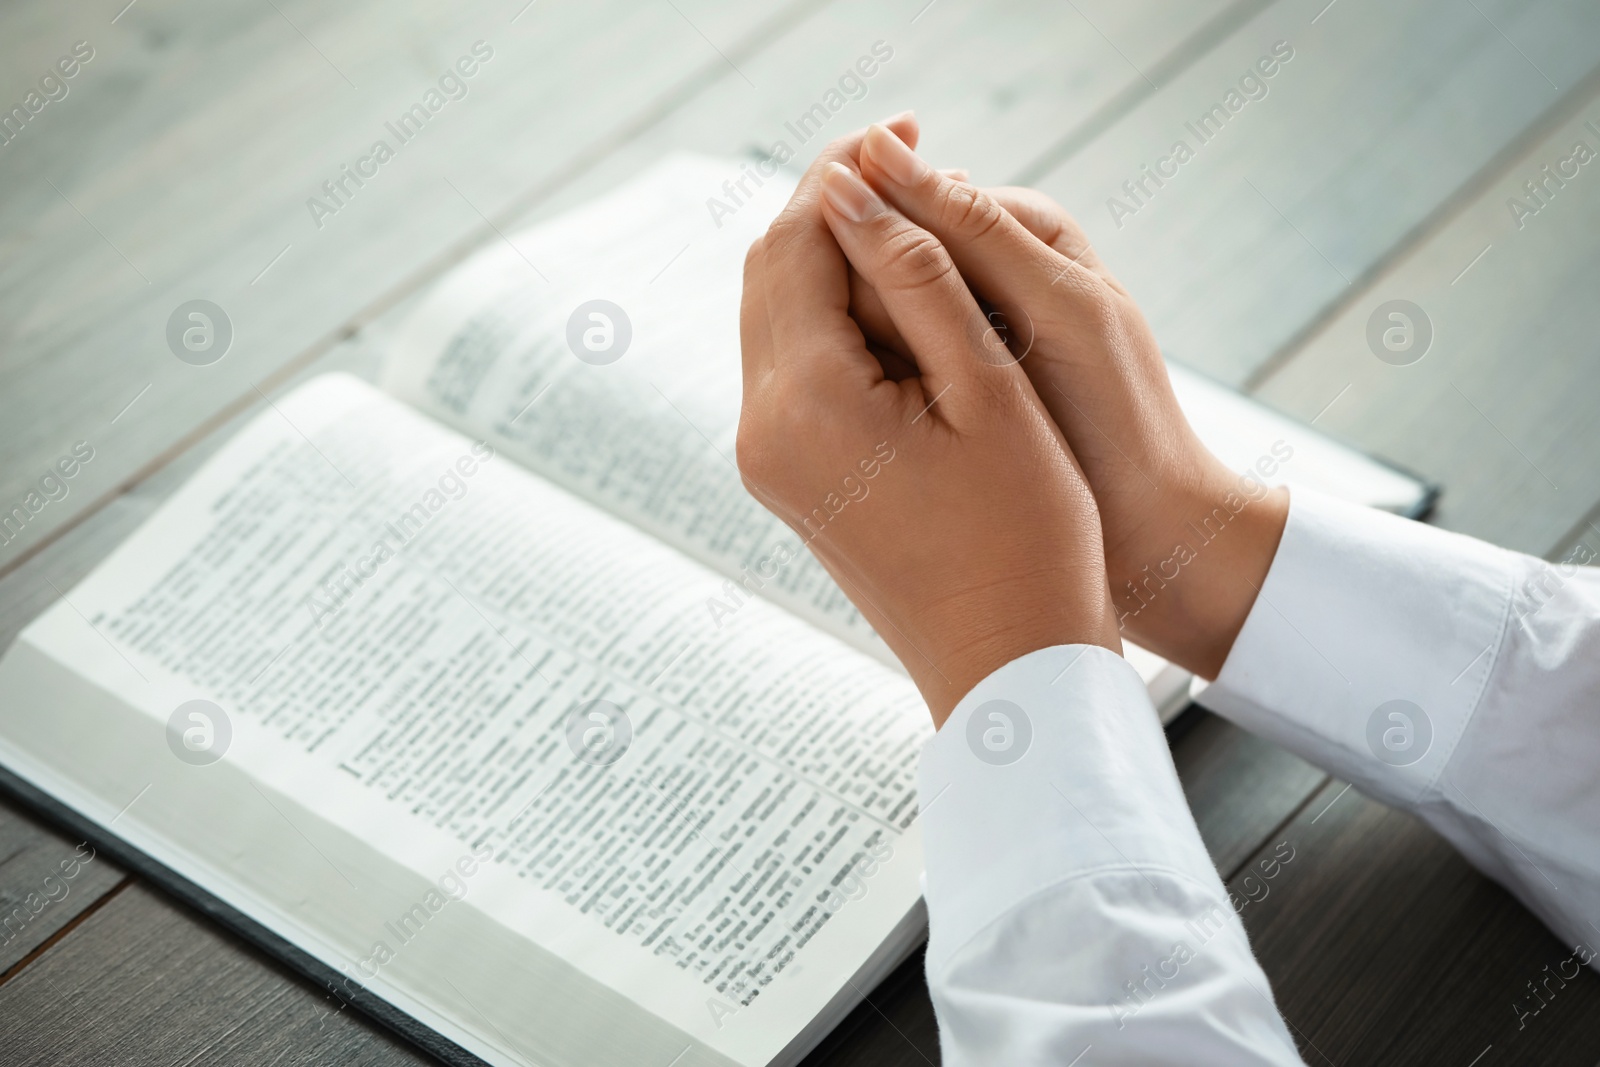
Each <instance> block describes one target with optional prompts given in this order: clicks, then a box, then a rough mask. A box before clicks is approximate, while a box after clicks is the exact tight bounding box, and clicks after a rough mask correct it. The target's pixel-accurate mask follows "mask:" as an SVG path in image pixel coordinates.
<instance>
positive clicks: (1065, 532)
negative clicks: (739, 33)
mask: <svg viewBox="0 0 1600 1067" xmlns="http://www.w3.org/2000/svg"><path fill="white" fill-rule="evenodd" d="M917 137H918V127H917V123H916V120H915V119H914V118H913V117H912V116H911V114H910V113H909V112H908V113H906V114H904V115H900V116H896V117H894V118H892V119H889V120H887V121H886V122H885V123H883V124H879V125H874V126H872V127H870V128H868V129H867V130H865V131H861V132H857V133H854V134H851V135H849V136H846V137H843V138H840V139H839V140H837V141H835V142H833V143H832V144H830V145H829V146H828V147H827V148H826V149H825V150H824V151H823V152H822V153H821V155H820V156H819V157H818V158H817V160H816V161H815V162H814V163H813V164H812V165H811V167H810V168H809V169H808V170H807V171H806V173H805V175H804V177H803V178H802V179H801V181H800V184H799V187H798V189H797V190H796V191H795V194H794V196H793V198H792V199H791V200H790V202H789V204H788V205H787V207H785V208H784V210H783V212H782V213H781V214H780V215H779V216H778V218H777V219H776V221H774V222H773V224H772V226H771V228H770V229H769V230H768V232H767V234H766V236H765V237H763V238H762V239H760V240H758V241H756V242H755V244H754V245H752V246H751V248H750V252H749V255H748V256H747V257H746V260H745V278H744V297H743V302H742V307H741V310H740V335H741V347H742V351H743V361H744V403H743V410H742V413H741V417H740V421H739V437H738V461H739V469H740V472H741V474H742V475H743V478H744V482H745V485H746V487H747V488H748V489H749V490H750V492H751V493H752V494H754V495H755V496H756V497H757V499H759V500H760V501H761V502H762V503H763V504H765V505H766V506H767V507H768V508H769V509H770V510H772V511H773V512H774V513H775V514H777V515H778V516H779V517H780V518H782V519H783V520H784V521H785V522H786V523H788V524H789V525H790V526H791V527H792V528H793V529H795V531H796V532H797V533H799V534H800V535H801V537H802V539H803V540H805V542H806V543H807V544H808V545H809V547H810V548H811V550H812V552H814V553H815V554H816V556H817V557H818V558H819V559H820V560H821V562H822V563H823V565H824V566H825V567H826V568H827V569H828V571H829V572H830V573H831V574H832V575H833V576H834V578H835V579H836V580H837V581H838V582H839V585H840V586H841V587H842V588H843V589H844V591H845V592H846V593H847V594H848V595H849V596H850V598H851V600H852V601H854V603H855V604H856V606H857V607H858V608H860V610H861V611H862V613H863V614H864V615H865V616H866V617H867V619H868V621H869V622H871V623H872V625H873V626H874V628H875V629H876V630H877V631H878V633H879V634H880V635H881V636H882V637H883V638H884V640H885V641H886V642H887V643H888V644H889V646H890V648H891V649H892V650H893V651H894V653H895V654H896V655H897V656H898V657H899V658H900V661H901V662H902V663H903V664H904V665H905V666H906V668H907V670H909V671H910V673H911V676H912V678H913V679H914V680H915V682H916V684H917V686H918V688H919V689H920V690H921V691H922V694H923V697H924V699H925V700H926V701H927V703H928V706H929V709H930V710H931V711H932V713H933V717H934V722H935V724H936V725H939V724H942V723H943V722H944V719H945V718H946V717H947V716H948V715H949V714H950V712H951V710H953V709H954V707H955V705H956V704H957V702H959V701H960V699H961V698H962V697H963V696H964V695H966V693H967V692H968V691H969V690H970V689H971V688H972V687H973V686H974V685H976V684H977V683H978V682H979V681H981V680H982V679H983V678H984V677H986V676H987V675H988V674H990V673H992V672H993V671H995V670H996V669H998V668H1000V667H1002V666H1004V665H1005V664H1006V663H1009V662H1011V661H1012V660H1014V659H1016V658H1017V657H1019V656H1022V655H1025V654H1027V653H1028V652H1032V651H1035V650H1037V649H1041V648H1047V647H1050V646H1052V645H1060V644H1073V643H1083V644H1096V645H1102V646H1104V647H1106V648H1109V649H1111V650H1113V651H1117V652H1120V651H1121V642H1120V638H1121V636H1124V635H1125V636H1127V637H1129V638H1130V639H1132V640H1134V641H1136V642H1137V643H1138V644H1140V645H1143V646H1144V647H1146V648H1149V649H1151V650H1152V651H1154V652H1156V653H1158V654H1160V655H1163V656H1165V657H1166V658H1168V659H1170V660H1173V661H1174V662H1176V663H1179V664H1180V665H1182V666H1184V667H1187V668H1189V669H1190V670H1193V671H1195V672H1197V673H1199V674H1201V675H1203V676H1206V677H1214V676H1215V675H1216V673H1217V671H1218V670H1220V668H1221V666H1222V663H1223V661H1224V660H1225V659H1226V657H1227V653H1228V650H1229V648H1231V646H1232V644H1233V640H1234V638H1235V637H1236V636H1237V634H1238V632H1239V628H1240V627H1241V626H1242V625H1243V623H1244V620H1245V617H1246V616H1247V615H1248V613H1249V611H1250V608H1251V606H1252V605H1253V604H1254V601H1255V598H1256V595H1257V591H1258V589H1259V587H1260V585H1261V582H1262V581H1263V579H1264V578H1265V576H1266V572H1267V569H1268V568H1269V567H1270V565H1271V562H1272V556H1273V554H1274V553H1275V552H1276V549H1277V544H1278V540H1279V537H1280V536H1281V534H1282V531H1283V526H1284V522H1285V520H1286V517H1287V513H1288V500H1287V494H1286V493H1285V492H1282V491H1277V492H1274V493H1272V494H1269V495H1268V496H1266V497H1264V498H1263V499H1261V500H1258V501H1255V502H1252V503H1251V505H1250V506H1249V507H1247V508H1245V509H1244V511H1242V512H1241V513H1240V514H1239V515H1238V518H1237V519H1236V520H1235V521H1234V522H1233V523H1231V524H1230V526H1229V529H1228V531H1227V533H1226V534H1225V535H1224V536H1221V537H1218V538H1217V539H1216V540H1215V541H1212V542H1210V543H1208V544H1207V545H1206V546H1205V547H1204V548H1203V549H1202V550H1201V551H1200V552H1199V553H1198V554H1196V556H1195V558H1194V559H1193V560H1192V561H1190V562H1189V563H1188V564H1187V565H1186V566H1185V567H1184V568H1183V571H1182V573H1181V575H1180V576H1179V577H1178V578H1177V579H1175V580H1172V581H1163V582H1161V583H1159V584H1152V583H1151V582H1150V581H1149V580H1148V573H1149V572H1148V568H1149V567H1151V566H1153V565H1155V564H1156V563H1157V562H1159V561H1161V560H1164V559H1167V558H1169V557H1170V556H1171V555H1172V553H1173V550H1174V546H1175V545H1177V544H1180V543H1182V542H1183V541H1184V540H1185V535H1184V533H1183V532H1182V531H1183V528H1184V526H1185V524H1186V523H1188V522H1189V521H1190V520H1193V519H1199V518H1201V517H1203V516H1207V515H1210V514H1211V513H1212V511H1213V509H1214V508H1216V507H1217V506H1218V505H1219V504H1220V503H1221V502H1222V501H1223V500H1224V498H1225V497H1227V496H1228V494H1229V493H1230V491H1231V490H1232V489H1233V488H1234V486H1236V485H1237V483H1238V475H1236V474H1234V473H1232V472H1230V471H1229V470H1228V469H1227V468H1226V467H1225V466H1224V465H1223V464H1222V463H1221V462H1220V461H1219V460H1217V459H1216V458H1215V457H1214V456H1212V455H1211V453H1210V452H1208V451H1207V450H1206V448H1205V447H1204V446H1203V445H1202V444H1201V443H1200V441H1199V440H1198V438H1196V436H1195V435H1194V432H1193V431H1192V430H1191V429H1190V427H1189V425H1188V423H1187V421H1186V420H1185V419H1184V416H1183V413H1182V411H1181V410H1180V409H1179V407H1178V402H1177V399H1176V397H1175V396H1174V394H1173V391H1172V387H1171V384H1170V382H1169V381H1168V378H1167V373H1166V368H1165V364H1164V363H1163V361H1162V356H1161V352H1160V349H1159V348H1158V347H1157V345H1156V342H1155V338H1154V336H1153V335H1152V333H1151V330H1150V327H1149V325H1148V324H1147V323H1146V322H1145V319H1144V316H1143V315H1142V314H1141V313H1140V311H1139V309H1138V307H1137V306H1136V305H1135V304H1134V302H1133V299H1132V298H1131V297H1130V296H1129V295H1128V293H1127V291H1126V290H1124V289H1123V288H1122V286H1121V285H1120V284H1118V282H1117V281H1116V279H1115V278H1113V277H1112V276H1111V274H1110V272H1109V271H1107V270H1106V268H1105V266H1104V264H1102V263H1101V262H1100V260H1099V258H1098V257H1097V256H1096V254H1095V252H1094V250H1093V249H1092V248H1091V247H1090V245H1089V242H1088V240H1087V239H1086V238H1085V236H1084V234H1083V231H1082V230H1081V229H1080V228H1079V227H1078V225H1077V224H1076V223H1075V222H1074V221H1073V220H1072V218H1071V217H1070V216H1069V215H1067V213H1066V212H1065V211H1064V210H1063V209H1062V208H1061V207H1060V206H1058V205H1057V204H1055V203H1054V202H1053V201H1051V200H1050V199H1049V198H1048V197H1045V196H1043V195H1042V194H1040V193H1037V192H1034V191H1032V190H1028V189H1015V188H1002V189H979V188H976V187H975V186H973V185H971V184H969V183H968V182H966V181H964V180H962V176H961V175H960V174H959V173H951V172H941V171H939V170H936V169H934V168H933V167H931V166H929V165H928V164H927V163H925V162H924V161H923V160H922V159H921V158H920V157H919V156H918V155H917V154H916V152H915V147H916V144H917ZM886 455H888V456H892V457H893V458H892V461H890V462H887V463H884V462H882V460H883V457H884V456H886ZM868 471H870V472H872V484H871V495H870V497H869V498H866V499H864V500H863V502H862V503H861V504H860V505H859V506H853V507H851V508H848V509H845V510H844V511H841V512H839V513H838V515H837V518H835V519H833V520H832V521H824V520H826V519H828V517H829V516H830V514H831V513H830V511H829V510H828V509H826V508H825V507H823V505H824V502H825V501H826V500H828V499H829V497H830V494H837V493H838V492H839V491H840V486H841V484H846V485H849V484H854V481H853V480H858V479H860V478H862V477H865V476H866V472H868ZM847 479H850V480H851V481H847Z"/></svg>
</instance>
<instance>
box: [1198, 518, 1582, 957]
mask: <svg viewBox="0 0 1600 1067" xmlns="http://www.w3.org/2000/svg"><path fill="white" fill-rule="evenodd" d="M1592 558H1593V553H1592V552H1589V551H1588V550H1587V549H1586V548H1585V549H1582V550H1581V551H1580V552H1578V553H1576V554H1575V555H1574V556H1572V557H1569V559H1568V560H1567V561H1564V562H1562V563H1560V564H1555V565H1551V564H1548V563H1545V562H1543V561H1541V560H1537V559H1533V558H1531V557H1529V556H1523V555H1519V554H1517V553H1514V552H1508V551H1505V550H1503V549H1499V548H1494V547H1492V546H1490V545H1487V544H1484V543H1483V542H1481V541H1474V540H1472V539H1470V538H1466V537H1461V536H1459V535H1456V534H1451V533H1447V532H1445V531H1442V530H1438V529H1435V528H1432V527H1428V526H1424V525H1421V524H1420V523H1415V522H1409V521H1407V520H1404V519H1399V518H1396V517H1394V516H1391V515H1386V514H1383V513H1381V512H1377V511H1372V510H1369V509H1365V508H1359V507H1354V506H1351V505H1347V504H1342V503H1339V502H1337V501H1334V500H1330V499H1328V498H1326V497H1322V496H1319V495H1317V494H1314V493H1310V492H1306V491H1302V490H1297V491H1295V493H1294V494H1293V497H1292V499H1291V503H1290V510H1289V521H1288V525H1287V527H1286V528H1285V530H1284V535H1283V540H1282V542H1281V543H1280V545H1279V547H1278V553H1277V556H1276V557H1275V558H1274V560H1273V564H1272V568H1271V570H1270V571H1269V572H1268V574H1267V578H1266V581H1265V582H1264V583H1263V584H1262V587H1261V591H1260V595H1259V596H1258V598H1257V600H1256V603H1255V606H1254V607H1253V608H1252V610H1251V612H1250V615H1249V617H1248V618H1247V619H1246V621H1245V624H1244V628H1243V629H1242V630H1241V631H1240V634H1239V637H1238V639H1237V641H1236V642H1235V643H1234V647H1233V650H1232V652H1231V653H1230V654H1229V657H1228V660H1227V662H1226V663H1225V664H1224V665H1223V669H1222V671H1221V673H1220V675H1219V676H1218V678H1217V680H1216V681H1215V682H1214V683H1212V684H1211V685H1210V686H1206V687H1197V691H1196V694H1195V695H1196V699H1198V700H1199V701H1200V703H1202V704H1203V705H1205V706H1206V707H1208V708H1211V709H1212V710H1214V711H1216V712H1217V713H1218V714H1221V715H1223V716H1225V717H1227V718H1229V719H1231V720H1232V721H1234V722H1235V723H1237V724H1239V725H1240V726H1242V727H1244V728H1245V729H1247V730H1251V731H1253V732H1255V733H1257V734H1259V735H1261V736H1263V737H1265V738H1267V739H1269V740H1271V741H1273V742H1275V743H1277V744H1279V745H1281V746H1283V747H1284V748H1287V749H1289V750H1291V751H1293V752H1295V753H1296V754H1298V755H1300V756H1301V757H1302V758H1304V759H1306V760H1308V761H1310V762H1311V763H1314V764H1316V765H1317V766H1320V767H1323V768H1326V769H1327V770H1329V771H1331V772H1332V773H1333V774H1335V775H1337V776H1338V777H1340V778H1343V779H1345V780H1346V781H1348V782H1352V783H1354V785H1355V787H1356V788H1358V789H1360V790H1361V791H1362V792H1364V793H1366V794H1368V795H1370V796H1372V797H1375V798H1377V799H1379V800H1382V801H1384V802H1385V803H1388V804H1390V805H1393V806H1395V807H1398V808H1403V809H1405V810H1408V811H1412V812H1415V813H1416V814H1417V815H1419V816H1420V817H1421V818H1423V819H1424V820H1426V821H1427V822H1428V823H1429V824H1430V825H1432V826H1433V827H1434V828H1435V829H1436V830H1438V831H1439V833H1441V834H1442V835H1443V836H1444V837H1446V838H1447V839H1448V840H1450V841H1451V842H1452V843H1453V844H1454V845H1455V846H1456V847H1457V848H1458V849H1460V851H1461V852H1462V853H1463V854H1464V855H1465V856H1466V857H1467V859H1468V860H1469V861H1471V862H1472V863H1473V864H1474V865H1475V866H1476V867H1477V868H1478V869H1479V870H1481V871H1483V872H1484V873H1485V874H1486V875H1488V876H1489V877H1491V878H1493V879H1495V880H1496V881H1498V882H1499V883H1501V884H1502V885H1504V886H1505V887H1506V888H1507V889H1508V890H1510V891H1511V892H1512V893H1514V894H1515V895H1516V896H1517V897H1518V898H1519V899H1520V900H1521V901H1522V902H1523V903H1524V904H1526V905H1527V906H1528V908H1529V909H1530V910H1532V911H1533V912H1534V913H1535V914H1536V915H1538V916H1539V917H1540V918H1541V919H1543V920H1544V922H1545V923H1546V925H1548V926H1549V927H1550V928H1551V929H1552V930H1553V931H1554V932H1555V933H1556V934H1557V936H1559V937H1560V938H1561V939H1562V940H1563V941H1565V942H1566V943H1567V944H1568V945H1572V946H1573V947H1574V948H1575V950H1576V955H1577V957H1578V958H1579V959H1581V960H1583V961H1584V962H1590V963H1592V962H1593V961H1594V959H1595V949H1594V946H1596V945H1600V925H1597V924H1600V572H1597V571H1595V570H1593V569H1589V568H1585V567H1581V566H1578V565H1577V564H1578V563H1585V562H1588V561H1589V560H1590V559H1592Z"/></svg>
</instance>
